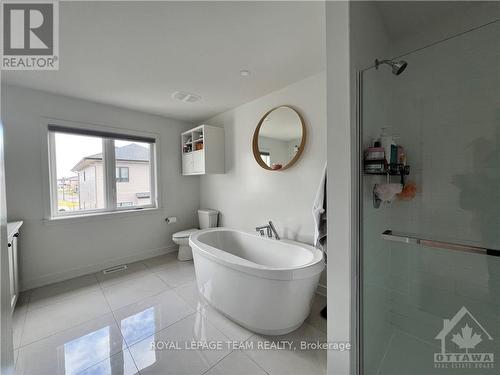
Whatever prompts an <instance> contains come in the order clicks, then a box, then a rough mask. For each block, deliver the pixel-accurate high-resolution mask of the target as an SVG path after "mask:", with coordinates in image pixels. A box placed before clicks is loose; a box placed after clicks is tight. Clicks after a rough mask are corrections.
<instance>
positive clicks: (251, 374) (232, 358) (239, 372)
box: [205, 350, 267, 375]
mask: <svg viewBox="0 0 500 375" xmlns="http://www.w3.org/2000/svg"><path fill="white" fill-rule="evenodd" d="M266 374H267V372H265V371H264V370H263V369H261V368H260V367H259V366H258V365H257V364H256V363H255V362H254V361H252V360H251V359H250V358H249V357H248V356H247V355H246V354H244V353H243V352H241V351H239V350H235V351H233V352H232V353H231V354H229V355H228V356H227V357H224V358H223V359H222V360H221V361H220V362H218V363H217V364H216V365H215V366H214V367H212V368H211V369H210V370H208V371H207V372H206V373H205V375H266Z"/></svg>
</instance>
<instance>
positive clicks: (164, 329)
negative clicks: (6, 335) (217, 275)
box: [13, 254, 326, 375]
mask: <svg viewBox="0 0 500 375" xmlns="http://www.w3.org/2000/svg"><path fill="white" fill-rule="evenodd" d="M325 303H326V300H325V299H324V298H323V297H319V296H317V298H316V300H315V302H314V304H313V307H312V311H311V315H310V316H309V318H308V319H307V320H306V322H305V323H304V324H303V325H302V327H300V328H299V329H298V330H297V331H295V332H292V333H290V334H288V335H284V336H278V337H265V336H261V335H257V334H254V333H252V332H250V331H248V330H246V329H245V328H243V327H241V326H239V325H238V324H236V323H234V322H232V321H231V320H229V319H227V318H226V317H224V316H223V315H221V314H220V313H219V312H217V311H216V310H215V309H213V308H212V307H210V306H209V305H207V303H206V302H205V301H204V300H202V299H201V298H200V297H199V296H198V292H197V288H196V280H195V272H194V266H193V263H192V262H182V263H181V262H178V261H177V260H176V258H175V254H171V255H165V256H161V257H157V258H153V259H148V260H146V261H144V262H137V263H133V264H131V265H129V267H128V269H127V270H126V271H121V272H117V273H113V274H108V275H103V274H102V273H96V274H94V275H87V276H82V277H78V278H75V279H72V280H68V281H64V282H61V283H58V284H53V285H49V286H46V287H42V288H38V289H34V290H31V291H29V292H27V293H24V294H22V295H21V298H20V299H19V302H18V305H17V307H16V311H15V312H14V317H13V318H14V319H13V320H14V345H15V355H16V374H17V375H56V374H87V375H90V374H92V375H96V374H115V375H118V374H137V373H140V374H154V375H164V374H185V375H202V374H209V375H225V374H228V375H229V374H230V375H239V374H241V375H247V374H248V375H250V374H256V375H265V374H270V375H279V374H297V375H305V374H307V375H314V374H325V373H326V353H325V352H324V351H305V350H300V348H296V349H294V348H293V347H292V348H285V349H284V350H262V348H260V347H259V345H258V343H267V344H273V343H277V342H278V341H280V340H295V342H298V340H306V341H321V342H324V341H326V320H324V319H323V318H321V317H320V316H319V311H320V310H321V308H322V307H323V306H324V305H325ZM233 341H234V342H237V343H241V346H239V347H235V346H234V345H233V346H232V347H228V345H227V342H233ZM152 342H156V343H158V342H160V343H163V342H164V343H172V342H177V345H178V346H179V347H180V348H181V349H183V348H185V347H186V346H189V347H190V349H189V350H186V349H183V350H181V349H177V348H172V347H169V349H168V350H166V349H164V350H160V349H156V350H152V348H151V345H152ZM197 342H203V343H211V342H215V343H216V342H218V343H225V344H224V345H222V347H219V348H211V349H207V348H205V347H199V348H192V345H193V343H197ZM252 345H253V347H252Z"/></svg>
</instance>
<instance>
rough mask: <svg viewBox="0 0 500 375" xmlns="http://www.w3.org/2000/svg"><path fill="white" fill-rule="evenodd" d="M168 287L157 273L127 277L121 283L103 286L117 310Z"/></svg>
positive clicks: (108, 299)
mask: <svg viewBox="0 0 500 375" xmlns="http://www.w3.org/2000/svg"><path fill="white" fill-rule="evenodd" d="M166 289H169V286H168V285H167V284H165V283H164V282H163V281H162V280H161V279H160V278H159V277H157V276H156V275H154V274H152V273H148V274H146V275H144V276H141V277H136V278H132V279H127V280H124V281H123V282H121V283H117V284H113V285H111V286H107V287H103V288H102V291H103V292H104V296H105V297H106V300H107V301H108V303H109V306H110V307H111V309H112V310H116V309H119V308H120V307H123V306H126V305H129V304H131V303H134V302H138V301H140V300H141V299H144V298H146V297H150V296H153V295H155V294H158V293H160V292H162V291H164V290H166Z"/></svg>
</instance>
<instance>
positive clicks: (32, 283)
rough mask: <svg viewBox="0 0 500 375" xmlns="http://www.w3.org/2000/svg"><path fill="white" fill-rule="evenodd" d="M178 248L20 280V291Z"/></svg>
mask: <svg viewBox="0 0 500 375" xmlns="http://www.w3.org/2000/svg"><path fill="white" fill-rule="evenodd" d="M178 248H179V247H178V246H177V245H170V246H167V247H162V248H159V249H154V250H148V251H141V252H140V253H136V254H132V255H128V256H125V257H119V258H113V259H111V260H109V261H106V262H104V263H101V264H94V265H91V266H85V267H79V268H73V269H71V270H67V271H63V272H57V273H52V274H49V275H45V276H42V277H38V278H35V279H30V280H22V281H21V287H22V288H21V290H22V291H26V290H30V289H34V288H38V287H41V286H44V285H48V284H53V283H57V282H60V281H64V280H69V279H73V278H75V277H79V276H83V275H88V274H90V273H94V272H98V271H101V270H103V269H105V268H108V267H114V266H118V265H120V264H127V263H133V262H138V261H140V260H144V259H149V258H153V257H156V256H158V255H163V254H170V253H174V252H176V251H177V249H178Z"/></svg>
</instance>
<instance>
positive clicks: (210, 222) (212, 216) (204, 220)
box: [198, 208, 219, 229]
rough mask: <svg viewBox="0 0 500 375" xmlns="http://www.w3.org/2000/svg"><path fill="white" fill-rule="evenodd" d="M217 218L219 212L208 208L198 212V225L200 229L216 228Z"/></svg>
mask: <svg viewBox="0 0 500 375" xmlns="http://www.w3.org/2000/svg"><path fill="white" fill-rule="evenodd" d="M218 217H219V211H216V210H211V209H208V208H207V209H200V210H198V222H199V224H200V229H207V228H214V227H216V226H217V219H218Z"/></svg>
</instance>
